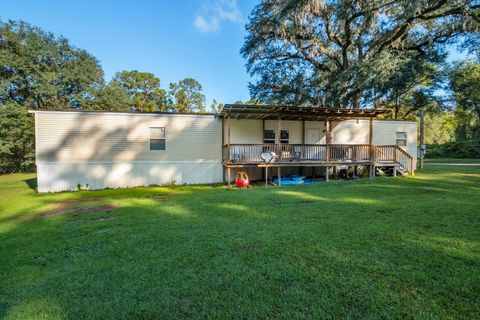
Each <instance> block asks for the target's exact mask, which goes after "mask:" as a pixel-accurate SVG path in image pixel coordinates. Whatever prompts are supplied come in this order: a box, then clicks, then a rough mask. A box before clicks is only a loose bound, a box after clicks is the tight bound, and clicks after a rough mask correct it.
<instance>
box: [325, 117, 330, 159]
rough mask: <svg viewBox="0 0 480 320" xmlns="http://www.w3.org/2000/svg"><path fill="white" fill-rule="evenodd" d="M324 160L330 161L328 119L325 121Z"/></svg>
mask: <svg viewBox="0 0 480 320" xmlns="http://www.w3.org/2000/svg"><path fill="white" fill-rule="evenodd" d="M325 144H326V149H327V150H325V160H326V161H330V120H327V121H326V122H325Z"/></svg>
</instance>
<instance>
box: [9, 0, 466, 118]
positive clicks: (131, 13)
mask: <svg viewBox="0 0 480 320" xmlns="http://www.w3.org/2000/svg"><path fill="white" fill-rule="evenodd" d="M257 2H258V0H158V1H154V0H150V1H147V0H136V1H132V0H131V1H126V0H116V1H101V0H79V1H68V0H63V1H60V0H42V1H40V0H0V8H1V10H0V19H1V20H4V21H6V20H8V19H14V20H18V19H21V20H24V21H27V22H29V23H31V24H32V25H36V26H39V27H41V28H42V29H44V30H46V31H50V32H53V33H54V34H56V35H62V36H64V37H66V38H68V39H69V40H70V42H71V43H72V44H73V45H75V46H77V47H79V48H83V49H86V50H87V51H89V52H90V53H91V54H93V55H94V56H95V57H97V58H98V59H99V60H100V63H101V65H102V67H103V70H104V71H105V79H106V80H107V81H108V80H110V79H111V78H112V76H113V75H114V74H115V72H117V71H121V70H134V69H135V70H140V71H147V72H152V73H154V74H155V75H156V76H157V77H159V78H160V80H161V85H162V87H163V88H165V89H166V88H168V84H169V83H170V82H176V81H178V80H181V79H183V78H186V77H192V78H195V79H197V80H198V81H199V82H200V83H201V84H202V85H203V91H204V93H205V95H206V98H207V109H208V108H209V106H210V103H211V101H212V100H213V98H215V99H216V100H217V101H219V102H224V103H232V102H235V101H236V100H248V99H249V93H248V88H247V86H248V82H249V81H250V77H249V76H248V74H247V72H246V70H245V61H244V59H243V58H242V57H241V56H240V53H239V52H240V48H241V47H242V45H243V40H244V36H245V28H244V26H245V23H246V21H247V18H248V15H249V14H250V12H251V11H252V9H253V8H254V6H255V4H256V3H257ZM449 52H450V53H451V56H450V59H449V60H456V59H459V58H464V57H465V55H464V54H459V53H458V52H456V51H455V50H454V49H453V48H450V50H449Z"/></svg>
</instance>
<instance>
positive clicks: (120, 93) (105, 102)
mask: <svg viewBox="0 0 480 320" xmlns="http://www.w3.org/2000/svg"><path fill="white" fill-rule="evenodd" d="M132 105H133V103H132V99H131V97H130V96H129V94H128V92H127V91H126V90H125V89H124V88H122V87H121V86H120V85H118V83H116V82H113V81H112V82H110V83H109V84H108V85H104V86H101V87H100V88H98V90H97V91H96V92H95V98H94V99H92V100H89V101H88V102H87V103H86V104H85V108H84V109H85V110H99V111H124V112H127V111H131V110H132Z"/></svg>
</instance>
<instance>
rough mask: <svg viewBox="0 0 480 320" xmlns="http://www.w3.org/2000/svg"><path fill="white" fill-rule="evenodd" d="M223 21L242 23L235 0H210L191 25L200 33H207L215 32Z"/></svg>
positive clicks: (240, 13)
mask: <svg viewBox="0 0 480 320" xmlns="http://www.w3.org/2000/svg"><path fill="white" fill-rule="evenodd" d="M224 21H229V22H233V23H241V22H243V21H244V19H243V16H242V12H241V11H240V9H239V8H238V5H237V1H236V0H211V1H210V2H208V3H206V4H204V5H203V7H202V9H201V13H200V14H198V15H197V16H196V17H195V20H194V23H193V24H194V25H195V28H197V29H198V30H200V31H201V32H204V33H209V32H215V31H217V30H218V29H219V28H220V26H221V24H222V22H224Z"/></svg>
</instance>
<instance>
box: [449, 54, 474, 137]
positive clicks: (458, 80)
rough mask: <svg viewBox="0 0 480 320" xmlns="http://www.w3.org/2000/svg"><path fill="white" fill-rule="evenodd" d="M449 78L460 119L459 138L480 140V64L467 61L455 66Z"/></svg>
mask: <svg viewBox="0 0 480 320" xmlns="http://www.w3.org/2000/svg"><path fill="white" fill-rule="evenodd" d="M449 76H450V77H449V78H450V87H451V90H452V95H453V99H454V100H455V102H456V114H457V118H458V119H459V126H458V130H457V136H458V138H459V139H470V138H473V137H476V138H478V139H479V140H480V134H478V133H479V132H480V63H475V62H473V61H466V62H462V63H459V64H457V65H454V66H453V68H452V70H451V72H450V75H449ZM477 134H478V135H477Z"/></svg>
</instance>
